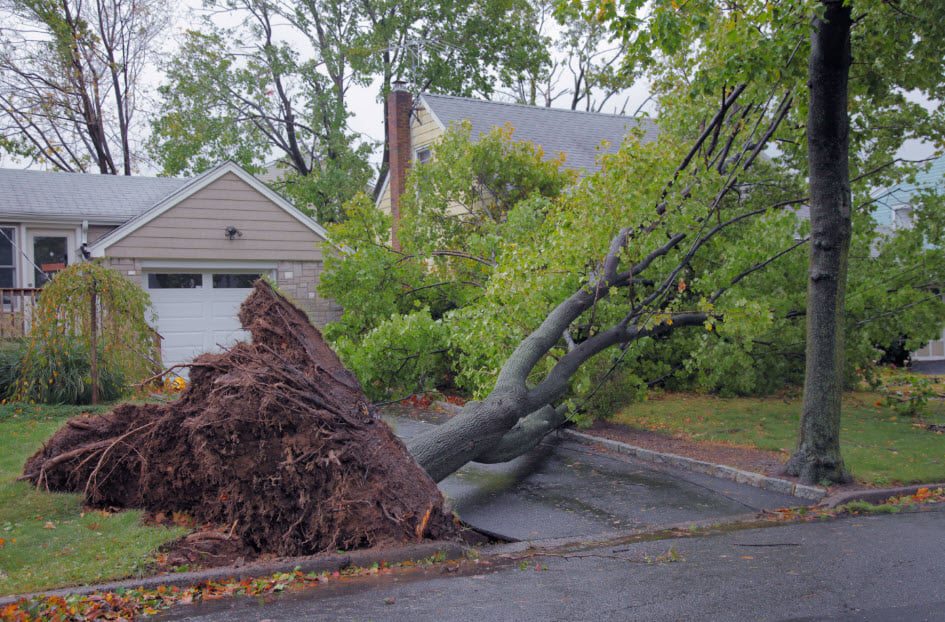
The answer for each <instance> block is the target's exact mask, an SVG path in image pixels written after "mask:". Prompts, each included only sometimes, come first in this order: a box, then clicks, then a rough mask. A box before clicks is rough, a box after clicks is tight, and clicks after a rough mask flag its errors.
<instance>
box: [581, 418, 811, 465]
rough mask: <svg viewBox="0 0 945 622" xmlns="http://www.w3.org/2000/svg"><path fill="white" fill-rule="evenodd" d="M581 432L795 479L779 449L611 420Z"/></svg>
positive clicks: (785, 456)
mask: <svg viewBox="0 0 945 622" xmlns="http://www.w3.org/2000/svg"><path fill="white" fill-rule="evenodd" d="M582 432H587V433H588V434H594V435H596V436H602V437H604V438H609V439H611V440H615V441H621V442H624V443H628V444H630V445H634V446H636V447H642V448H643V449H649V450H651V451H661V452H665V453H671V454H676V455H679V456H686V457H687V458H694V459H696V460H703V461H705V462H711V463H713V464H725V465H728V466H733V467H735V468H738V469H742V470H745V471H753V472H755V473H763V474H765V475H771V476H775V477H782V478H784V479H795V478H791V477H788V476H785V475H783V474H782V473H781V471H782V469H783V468H784V463H785V462H786V461H787V459H788V458H789V457H790V456H788V455H787V454H784V453H780V452H776V451H765V450H763V449H756V448H754V447H742V446H738V445H726V444H723V443H712V442H708V441H693V440H690V439H686V438H679V437H675V436H667V435H665V434H659V433H657V432H651V431H649V430H641V429H639V428H631V427H628V426H624V425H619V424H616V423H610V422H608V421H596V422H594V425H592V426H591V427H590V428H588V429H587V430H582Z"/></svg>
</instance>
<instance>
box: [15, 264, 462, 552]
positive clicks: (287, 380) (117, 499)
mask: <svg viewBox="0 0 945 622" xmlns="http://www.w3.org/2000/svg"><path fill="white" fill-rule="evenodd" d="M240 320H241V322H242V323H243V326H244V327H245V328H246V329H247V330H249V331H250V333H251V334H252V336H253V339H252V343H239V344H237V345H235V346H234V347H233V348H231V349H230V350H228V351H227V352H224V353H222V354H205V355H203V356H201V357H199V358H198V359H197V360H196V361H195V363H194V365H193V366H192V367H191V369H190V385H189V387H188V388H187V389H186V391H185V392H184V394H183V395H182V396H181V398H180V399H179V400H177V401H175V402H172V403H168V404H144V405H135V404H125V405H122V406H119V407H117V408H116V409H115V410H114V411H112V412H110V413H108V414H105V415H97V416H82V417H77V418H75V419H72V420H70V421H69V422H68V423H67V424H66V425H65V426H64V427H63V428H62V429H61V430H60V431H59V432H57V433H56V434H55V436H53V437H52V439H50V441H49V442H48V443H47V444H46V445H45V446H44V447H43V448H42V449H41V450H40V451H39V452H37V453H36V454H35V455H34V456H33V457H31V458H30V459H29V460H28V461H27V463H26V465H25V467H24V475H25V476H26V477H27V478H28V479H29V480H30V481H32V482H33V483H34V484H36V485H37V486H39V487H44V488H48V489H50V490H56V491H75V492H82V493H84V494H85V498H86V501H87V502H88V503H89V504H90V505H92V506H96V507H136V508H143V509H145V510H149V511H151V512H175V511H176V512H185V513H188V514H190V515H191V516H193V517H194V519H195V520H197V521H198V522H202V523H203V522H206V523H212V524H215V525H220V526H221V529H225V530H226V532H227V533H231V534H234V535H236V536H238V537H239V538H240V539H241V540H242V542H243V543H244V544H245V545H247V546H248V547H250V548H251V549H252V550H255V551H257V552H271V553H276V554H279V555H300V554H311V553H317V552H321V551H326V550H334V549H339V548H342V549H351V548H358V547H366V546H374V545H377V544H384V543H393V542H405V541H411V540H420V539H423V538H433V539H438V538H449V537H453V536H454V535H455V533H456V527H455V525H454V522H453V519H452V517H451V516H450V515H449V514H448V513H446V512H445V511H444V508H443V498H442V496H441V494H440V492H439V490H438V489H437V487H436V485H435V484H434V483H433V481H432V480H431V479H430V478H429V477H428V476H427V474H426V473H425V472H424V471H423V470H422V469H420V467H419V466H417V464H416V462H414V460H413V458H411V456H410V455H409V454H408V453H407V450H406V448H405V447H404V445H403V443H402V442H401V441H400V440H399V439H398V438H397V437H396V436H394V434H393V432H392V431H391V430H390V428H389V427H388V426H387V425H386V424H385V423H384V422H382V421H381V420H379V419H378V418H377V417H376V415H375V413H374V412H373V410H372V408H371V406H370V404H369V402H368V400H367V398H366V397H365V396H364V394H363V392H362V391H361V388H360V385H359V384H358V382H357V380H356V379H355V377H354V376H353V375H352V374H351V373H350V372H349V371H348V370H346V369H345V367H344V365H342V363H341V361H340V360H339V359H338V357H337V356H336V355H335V353H334V352H333V351H332V350H331V349H330V348H329V347H328V345H327V344H326V343H325V342H324V340H323V339H322V337H321V334H320V333H319V332H318V330H316V329H315V328H314V327H313V326H312V325H311V324H310V323H309V321H308V318H307V317H306V316H305V314H304V313H303V312H302V311H300V310H299V309H298V308H296V307H295V306H294V305H292V304H291V303H289V302H288V301H286V300H285V299H284V298H282V297H281V296H279V295H278V294H277V293H276V292H275V291H273V290H272V288H271V287H270V286H269V285H268V284H266V283H265V282H263V281H260V282H258V283H257V284H256V286H255V289H254V291H253V293H252V294H251V295H250V297H249V298H248V299H247V300H246V302H245V303H244V304H243V307H242V309H241V310H240Z"/></svg>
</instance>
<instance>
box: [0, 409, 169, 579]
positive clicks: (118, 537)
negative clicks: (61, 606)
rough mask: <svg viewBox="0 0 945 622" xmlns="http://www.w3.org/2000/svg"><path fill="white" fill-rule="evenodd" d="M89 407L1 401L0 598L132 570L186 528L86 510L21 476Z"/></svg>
mask: <svg viewBox="0 0 945 622" xmlns="http://www.w3.org/2000/svg"><path fill="white" fill-rule="evenodd" d="M89 410H90V409H89V407H74V406H38V405H37V406H28V405H23V404H6V405H2V406H0V538H2V539H3V544H2V546H0V595H5V594H16V593H21V592H29V591H35V590H40V589H46V588H52V587H57V586H64V585H71V584H80V583H95V582H98V581H104V580H108V579H117V578H121V577H127V576H131V575H134V574H135V573H137V572H139V571H141V570H142V569H143V568H144V567H145V565H146V564H147V563H148V561H149V559H150V558H151V554H152V553H153V551H154V550H155V549H156V548H157V547H158V546H160V545H161V544H163V543H164V542H167V541H169V540H172V539H174V538H177V537H179V536H180V535H182V533H184V532H183V531H182V530H180V529H167V528H163V527H148V526H144V525H142V524H141V514H140V512H120V513H117V514H106V513H102V512H97V511H88V512H85V510H84V508H83V507H82V503H81V498H80V496H79V495H74V494H55V493H46V492H40V491H38V490H36V489H35V488H33V487H32V486H30V485H29V484H28V483H27V482H16V481H15V479H16V477H17V476H19V475H20V472H21V470H22V468H23V463H24V462H25V461H26V459H27V458H28V457H29V456H30V455H32V453H33V452H35V451H36V450H37V449H38V448H39V447H40V446H41V445H42V443H43V441H44V440H46V439H47V438H49V437H50V436H51V435H52V434H53V432H55V431H56V430H57V429H58V428H59V427H60V426H61V425H62V424H63V423H64V422H65V420H66V419H68V418H69V417H71V416H74V415H77V414H79V413H81V412H85V411H89ZM83 514H84V515H83Z"/></svg>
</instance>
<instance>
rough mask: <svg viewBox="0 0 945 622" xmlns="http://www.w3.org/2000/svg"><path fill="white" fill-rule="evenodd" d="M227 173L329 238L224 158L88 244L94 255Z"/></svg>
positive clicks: (316, 226)
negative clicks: (221, 161)
mask: <svg viewBox="0 0 945 622" xmlns="http://www.w3.org/2000/svg"><path fill="white" fill-rule="evenodd" d="M227 173H232V174H233V175H236V176H237V177H239V178H240V179H241V180H243V181H244V182H246V183H247V184H249V185H250V186H251V187H252V188H253V189H255V190H256V191H258V192H259V193H260V194H262V195H263V196H264V197H266V198H267V199H269V200H270V201H272V202H273V203H274V204H275V205H276V206H278V207H280V208H282V209H283V210H285V211H286V212H287V213H288V214H289V215H290V216H292V217H293V218H295V219H296V220H298V221H299V223H301V224H302V225H304V226H305V227H307V228H309V229H311V230H312V231H314V232H315V233H316V234H317V235H318V236H319V237H321V238H322V239H323V240H326V241H327V240H328V232H327V231H325V229H324V227H322V226H321V225H320V224H318V223H317V222H316V221H315V220H314V219H312V218H310V217H308V216H306V215H305V214H303V213H302V212H300V211H299V210H298V209H297V208H296V207H295V206H294V205H292V204H291V203H289V202H288V201H287V200H286V199H284V198H283V197H282V196H280V195H279V194H278V193H276V192H274V191H272V190H271V189H270V188H269V187H268V186H266V184H264V183H263V182H261V181H260V180H259V179H257V178H256V177H254V176H253V175H252V174H251V173H249V172H247V171H246V170H245V169H243V168H242V167H240V166H239V165H237V164H234V163H233V162H224V163H223V164H220V165H218V166H216V167H214V168H212V169H210V170H209V171H207V172H205V173H203V174H201V175H198V176H197V177H194V178H192V179H189V180H183V181H185V182H186V183H184V184H183V185H182V186H180V187H179V188H177V189H176V190H175V191H174V192H172V193H170V194H168V195H165V196H163V197H161V198H160V199H159V200H158V202H157V203H156V204H154V205H152V206H151V207H150V208H149V209H147V210H145V211H143V212H141V213H140V214H138V215H137V216H135V217H134V218H132V219H131V220H129V221H128V222H126V223H125V224H123V225H122V226H120V227H118V228H117V229H115V230H113V231H110V232H109V233H108V234H106V235H105V236H103V237H102V238H100V239H99V240H97V241H96V242H95V243H94V244H92V245H91V246H90V247H89V250H90V251H91V253H92V256H93V257H102V256H104V255H105V249H107V248H108V247H109V246H111V245H113V244H115V243H116V242H118V241H119V240H121V239H123V238H125V237H126V236H128V235H129V234H131V233H132V232H134V231H137V230H138V229H140V228H141V227H143V226H144V225H146V224H148V223H149V222H151V221H152V220H154V219H155V218H157V217H158V216H160V215H161V214H163V213H164V212H166V211H168V210H169V209H171V208H172V207H174V206H175V205H177V204H178V203H180V202H181V201H183V200H184V199H186V198H187V197H189V196H191V195H192V194H194V193H195V192H197V191H199V190H201V189H203V188H206V187H207V186H209V185H210V184H211V183H213V182H214V181H216V180H217V179H219V178H221V177H223V176H224V175H226V174H227Z"/></svg>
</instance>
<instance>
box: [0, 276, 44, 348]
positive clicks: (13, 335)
mask: <svg viewBox="0 0 945 622" xmlns="http://www.w3.org/2000/svg"><path fill="white" fill-rule="evenodd" d="M39 292H40V290H39V289H38V288H35V287H14V288H0V339H18V338H20V337H25V336H26V334H27V333H29V332H30V318H31V317H32V315H33V308H34V307H35V306H36V297H37V295H38V294H39Z"/></svg>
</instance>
